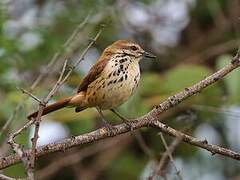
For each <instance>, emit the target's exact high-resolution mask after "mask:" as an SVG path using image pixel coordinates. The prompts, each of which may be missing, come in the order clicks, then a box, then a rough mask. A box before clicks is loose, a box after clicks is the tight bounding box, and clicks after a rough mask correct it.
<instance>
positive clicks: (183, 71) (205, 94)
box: [162, 65, 222, 105]
mask: <svg viewBox="0 0 240 180" xmlns="http://www.w3.org/2000/svg"><path fill="white" fill-rule="evenodd" d="M211 73H212V72H211V70H210V69H208V68H206V67H204V66H200V65H181V66H177V67H175V68H173V69H171V70H170V71H168V72H167V73H166V75H165V79H164V81H163V82H164V84H163V85H162V86H163V87H162V88H163V90H164V92H165V93H166V94H167V95H170V94H174V93H176V92H179V91H182V90H183V89H184V88H186V87H189V86H192V85H194V84H195V83H197V82H199V81H200V80H202V79H203V78H204V77H206V76H208V75H209V74H211ZM221 94H222V90H221V88H220V86H219V84H214V85H212V86H209V87H207V88H206V89H204V90H203V91H202V92H201V93H200V94H198V95H197V96H194V97H193V98H191V100H192V99H193V100H195V103H198V104H199V103H200V104H201V103H204V104H208V105H209V104H211V105H214V104H216V103H218V102H219V100H220V97H221Z"/></svg>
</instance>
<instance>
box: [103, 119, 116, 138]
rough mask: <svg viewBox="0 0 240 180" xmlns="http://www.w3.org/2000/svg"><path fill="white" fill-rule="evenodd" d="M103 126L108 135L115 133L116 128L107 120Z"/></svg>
mask: <svg viewBox="0 0 240 180" xmlns="http://www.w3.org/2000/svg"><path fill="white" fill-rule="evenodd" d="M104 127H105V128H106V130H107V132H108V136H114V134H115V133H116V128H115V127H114V126H113V125H111V124H110V123H108V122H107V123H104Z"/></svg>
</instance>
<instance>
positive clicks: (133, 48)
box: [130, 46, 138, 51]
mask: <svg viewBox="0 0 240 180" xmlns="http://www.w3.org/2000/svg"><path fill="white" fill-rule="evenodd" d="M130 48H131V50H133V51H136V50H138V48H137V47H136V46H130Z"/></svg>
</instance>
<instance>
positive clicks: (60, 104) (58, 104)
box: [27, 97, 72, 120]
mask: <svg viewBox="0 0 240 180" xmlns="http://www.w3.org/2000/svg"><path fill="white" fill-rule="evenodd" d="M71 98H72V97H68V98H65V99H62V100H59V101H57V102H55V103H53V104H51V105H49V106H46V107H44V109H43V113H42V116H44V115H46V114H48V113H51V112H53V111H57V110H58V109H61V108H63V107H66V106H68V105H69V102H70V101H71ZM37 115H38V111H36V112H34V113H32V114H30V115H28V117H27V118H28V119H29V120H31V119H32V118H36V117H37Z"/></svg>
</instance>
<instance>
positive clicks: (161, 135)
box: [159, 132, 183, 180]
mask: <svg viewBox="0 0 240 180" xmlns="http://www.w3.org/2000/svg"><path fill="white" fill-rule="evenodd" d="M159 134H160V137H161V140H162V142H163V145H164V147H165V149H166V153H167V155H168V157H169V159H170V161H171V162H172V164H173V167H174V169H175V171H176V174H177V177H178V179H180V180H182V179H183V178H182V176H181V174H180V171H179V170H178V169H177V166H176V164H175V162H174V159H173V156H172V151H171V149H170V148H169V147H168V145H167V142H166V140H165V138H164V137H163V134H162V133H161V132H160V133H159ZM176 139H177V140H176V143H175V144H179V143H180V142H181V141H182V137H179V138H178V137H177V138H176ZM175 144H174V145H175Z"/></svg>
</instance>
